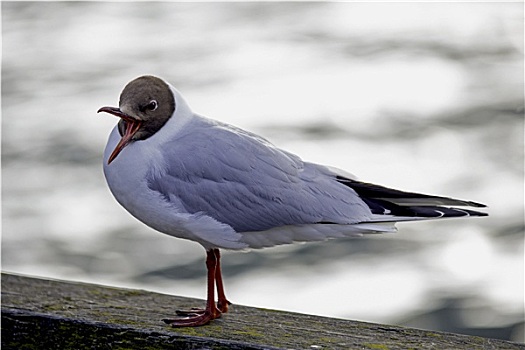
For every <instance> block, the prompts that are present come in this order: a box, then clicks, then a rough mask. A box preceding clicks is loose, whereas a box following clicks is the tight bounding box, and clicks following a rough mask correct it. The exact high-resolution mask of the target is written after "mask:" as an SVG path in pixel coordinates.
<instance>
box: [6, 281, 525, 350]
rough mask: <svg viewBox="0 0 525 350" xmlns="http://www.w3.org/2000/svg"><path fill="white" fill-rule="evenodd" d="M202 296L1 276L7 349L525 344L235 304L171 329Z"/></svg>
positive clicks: (495, 346)
mask: <svg viewBox="0 0 525 350" xmlns="http://www.w3.org/2000/svg"><path fill="white" fill-rule="evenodd" d="M203 303H204V301H202V300H196V299H189V298H182V297H177V296H171V295H165V294H159V293H153V292H148V291H143V290H131V289H120V288H113V287H105V286H99V285H94V284H86V283H76V282H66V281H56V280H49V279H40V278H31V277H24V276H18V275H12V274H5V273H3V274H2V349H17V350H18V349H146V350H149V349H310V350H311V349H321V350H322V349H391V350H395V349H410V348H413V349H440V350H441V349H509V350H511V349H525V347H524V346H523V344H517V343H511V342H506V341H502V340H495V339H485V338H479V337H470V336H465V335H458V334H450V333H439V332H431V331H428V330H426V331H424V330H417V329H410V328H402V327H396V326H390V325H380V324H371V323H364V322H356V321H350V320H341V319H334V318H326V317H318V316H310V315H303V314H297V313H288V312H277V311H275V310H265V309H257V308H251V307H246V306H240V305H232V307H231V309H230V312H228V313H226V314H224V315H223V317H222V318H220V319H217V320H214V321H212V322H211V323H210V324H209V325H206V326H202V327H196V328H171V327H170V326H168V325H165V324H164V323H163V322H161V319H162V318H166V317H171V316H173V312H174V310H176V309H188V308H191V307H195V306H202V305H203Z"/></svg>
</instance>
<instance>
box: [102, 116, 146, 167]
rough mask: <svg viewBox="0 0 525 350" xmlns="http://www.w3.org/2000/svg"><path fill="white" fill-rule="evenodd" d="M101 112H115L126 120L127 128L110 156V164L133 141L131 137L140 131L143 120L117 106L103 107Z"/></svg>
mask: <svg viewBox="0 0 525 350" xmlns="http://www.w3.org/2000/svg"><path fill="white" fill-rule="evenodd" d="M100 112H106V113H109V114H113V115H115V116H117V117H119V118H121V119H122V120H125V121H126V130H125V131H124V135H122V138H121V139H120V141H119V143H118V144H117V147H115V149H114V150H113V152H112V153H111V155H110V156H109V159H108V164H110V163H111V162H112V161H113V160H114V159H115V158H117V156H118V154H119V153H120V152H121V151H122V150H123V149H124V147H126V146H127V145H128V144H129V143H130V142H131V138H132V137H133V135H135V133H136V132H137V131H139V129H140V126H141V125H142V122H141V121H140V120H137V119H135V118H133V117H131V116H129V115H127V114H126V113H124V112H122V111H121V110H120V109H119V108H117V107H102V108H100V109H99V110H98V111H97V113H100Z"/></svg>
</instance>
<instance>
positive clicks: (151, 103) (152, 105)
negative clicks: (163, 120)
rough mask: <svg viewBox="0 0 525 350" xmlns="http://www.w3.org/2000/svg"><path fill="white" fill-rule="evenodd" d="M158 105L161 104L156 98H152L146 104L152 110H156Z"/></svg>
mask: <svg viewBox="0 0 525 350" xmlns="http://www.w3.org/2000/svg"><path fill="white" fill-rule="evenodd" d="M158 106H159V104H158V103H157V101H156V100H151V101H149V103H148V105H147V106H146V108H147V109H149V110H150V111H154V110H156V109H157V107H158Z"/></svg>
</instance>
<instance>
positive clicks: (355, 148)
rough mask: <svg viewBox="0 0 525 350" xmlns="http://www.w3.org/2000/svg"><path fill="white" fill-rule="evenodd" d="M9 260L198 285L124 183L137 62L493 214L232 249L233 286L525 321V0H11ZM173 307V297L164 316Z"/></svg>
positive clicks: (333, 303)
mask: <svg viewBox="0 0 525 350" xmlns="http://www.w3.org/2000/svg"><path fill="white" fill-rule="evenodd" d="M2 22H3V26H2V34H3V38H2V39H3V57H2V58H3V61H2V177H3V182H2V185H3V188H2V195H3V198H2V199H3V201H2V204H3V205H2V211H3V231H2V268H3V270H5V271H12V272H18V273H25V274H31V275H39V276H48V277H54V278H63V279H71V280H82V281H91V282H97V283H104V284H112V285H118V286H133V287H140V288H144V289H149V290H156V291H162V292H166V293H172V294H179V295H188V296H195V297H201V298H202V297H204V295H205V294H204V293H205V292H204V287H205V283H204V278H205V271H204V263H203V260H204V252H203V250H202V248H200V247H199V246H198V245H196V244H194V243H192V242H186V241H182V240H178V239H173V238H171V237H168V236H164V235H162V234H158V233H156V232H154V231H152V230H151V229H149V228H147V227H146V226H144V225H143V224H141V223H139V222H137V221H136V220H134V219H133V218H132V217H131V216H129V215H128V214H127V213H126V212H125V211H124V210H123V209H122V208H120V207H119V205H118V204H117V203H116V202H115V201H114V199H113V198H112V197H111V194H110V193H109V191H108V189H107V186H106V184H105V181H104V178H103V175H102V170H101V154H102V150H103V148H104V145H105V142H106V138H107V135H108V134H109V131H110V129H111V128H112V126H113V125H114V124H115V122H116V120H115V119H114V118H111V117H109V116H102V115H97V114H96V113H95V112H96V110H97V109H98V108H99V107H101V106H104V105H115V104H117V102H118V95H119V93H120V90H121V89H122V87H123V86H124V85H125V83H126V82H128V81H129V80H131V79H133V78H134V77H136V76H138V75H142V74H145V73H149V74H156V75H159V76H162V77H164V78H165V79H167V80H168V81H170V82H171V83H172V84H173V85H175V86H176V87H177V88H178V89H179V90H180V91H181V92H182V93H183V94H184V95H185V97H186V99H187V101H188V102H189V103H190V105H191V106H192V108H193V109H194V110H195V111H196V112H198V113H201V114H204V115H207V116H210V117H213V118H216V119H220V120H222V121H226V122H229V123H232V124H235V125H237V126H240V127H243V128H246V129H249V130H250V131H253V132H256V133H259V134H262V135H263V136H265V137H266V138H268V139H270V140H271V141H272V142H274V143H275V144H277V145H278V146H280V147H282V148H285V149H287V150H290V151H292V152H295V153H297V154H299V155H300V156H302V157H303V158H304V159H306V160H309V161H315V162H320V163H324V164H329V165H332V166H336V167H339V168H342V169H346V170H348V171H349V172H352V173H354V174H356V175H357V176H359V177H360V178H361V179H363V180H366V181H369V182H375V183H378V184H383V185H387V186H391V187H398V188H402V189H406V190H411V191H421V192H428V193H434V194H441V195H446V196H454V197H459V198H465V199H469V200H475V201H479V202H483V203H486V204H488V205H489V209H488V210H489V212H490V215H491V216H490V217H488V218H481V219H470V220H446V221H442V222H435V221H434V222H426V223H416V224H408V223H407V224H401V225H399V228H400V230H399V232H398V233H396V234H393V235H386V236H374V237H370V238H363V239H354V240H351V239H346V240H337V241H331V242H326V243H318V244H317V243H316V244H304V245H293V246H286V247H280V248H275V249H268V250H263V251H255V252H250V253H225V258H224V270H225V276H226V277H225V278H226V288H227V292H228V295H229V298H230V299H231V300H233V301H234V302H235V303H237V304H246V305H252V306H262V307H267V308H278V309H285V310H293V311H299V312H304V313H313V314H319V315H327V316H333V317H344V318H351V319H360V320H365V321H373V322H387V323H395V324H406V325H411V326H416V327H420V328H429V329H436V330H447V331H453V332H460V333H467V334H478V335H482V336H489V337H498V338H504V339H514V340H518V341H523V330H522V329H523V328H522V326H523V297H524V294H523V285H524V281H523V273H524V268H523V227H524V225H523V210H524V208H523V190H524V188H523V106H524V104H523V96H524V91H523V75H524V71H523V4H519V3H506V4H502V3H470V4H454V3H438V4H431V3H425V4H417V3H412V4H408V3H406V4H386V3H383V4H379V3H375V4H364V3H220V4H214V3H163V2H154V3H140V2H137V3H119V2H117V3H105V2H93V3H82V2H80V3H77V2H42V3H23V2H19V3H15V2H3V3H2ZM161 316H162V317H164V316H169V315H159V318H160V317H161Z"/></svg>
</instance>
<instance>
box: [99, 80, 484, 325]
mask: <svg viewBox="0 0 525 350" xmlns="http://www.w3.org/2000/svg"><path fill="white" fill-rule="evenodd" d="M98 112H107V113H110V114H113V115H116V116H117V117H119V118H120V121H119V122H118V125H117V126H115V128H114V129H113V131H112V132H111V134H110V136H109V140H108V143H107V145H106V149H105V151H104V173H105V176H106V179H107V182H108V185H109V188H110V189H111V192H112V193H113V195H114V196H115V198H116V199H117V201H118V202H119V203H120V204H121V205H122V206H123V207H124V208H126V209H127V210H128V211H129V212H130V213H131V214H132V215H133V216H135V217H136V218H137V219H139V220H140V221H142V222H144V223H145V224H146V225H148V226H150V227H152V228H154V229H156V230H158V231H160V232H163V233H165V234H168V235H171V236H175V237H179V238H185V239H189V240H192V241H196V242H198V243H200V244H201V245H202V246H203V247H204V248H205V249H206V251H207V259H206V266H207V268H208V293H207V303H206V308H205V309H202V310H201V309H192V310H190V311H186V312H183V311H178V312H177V314H178V315H179V317H176V318H173V319H166V320H164V321H165V322H166V323H169V324H171V325H172V326H174V327H182V326H198V325H203V324H206V323H208V322H209V321H210V320H213V319H215V318H218V317H220V316H221V314H222V313H224V312H226V311H227V310H228V305H229V304H230V302H229V301H228V300H227V299H226V296H225V294H224V289H223V283H222V275H221V268H220V254H219V248H225V249H234V250H241V249H248V248H263V247H272V246H275V245H279V244H289V243H292V242H295V241H322V240H326V239H329V238H337V237H345V236H356V235H362V234H366V233H381V232H389V231H395V227H394V225H395V223H396V222H398V221H416V220H424V219H438V218H446V217H460V216H486V215H487V214H486V213H482V212H477V211H472V210H467V209H458V208H454V207H450V206H460V207H485V205H483V204H480V203H475V202H470V201H463V200H457V199H452V198H446V197H438V196H431V195H425V194H419V193H410V192H403V191H399V190H394V189H391V188H386V187H382V186H378V185H373V184H370V183H365V182H361V181H358V180H356V179H355V178H353V177H352V176H350V175H349V174H347V173H346V172H343V171H341V170H338V169H334V168H331V167H327V166H323V165H319V164H314V163H308V162H304V161H302V160H301V159H300V158H299V157H298V156H296V155H294V154H291V153H289V152H286V151H284V150H281V149H279V148H277V147H275V146H274V145H272V144H271V143H270V142H269V141H267V140H265V139H264V138H262V137H260V136H258V135H255V134H252V133H250V132H247V131H244V130H242V129H239V128H236V127H234V126H231V125H228V124H225V123H221V122H218V121H215V120H212V119H208V118H205V117H203V116H200V115H198V114H195V113H193V112H192V110H191V109H190V107H189V106H188V104H187V103H186V101H185V100H184V98H183V97H182V95H181V94H180V93H179V92H178V91H177V90H176V89H175V88H174V87H173V86H171V85H170V84H169V83H167V82H165V81H164V80H162V79H160V78H157V77H154V76H141V77H139V78H136V79H135V80H133V81H131V82H130V83H128V84H127V85H126V86H125V87H124V90H123V91H122V93H121V95H120V101H119V108H116V107H102V108H100V109H99V111H98ZM215 286H216V288H217V294H218V302H217V304H215V297H214V292H215Z"/></svg>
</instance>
